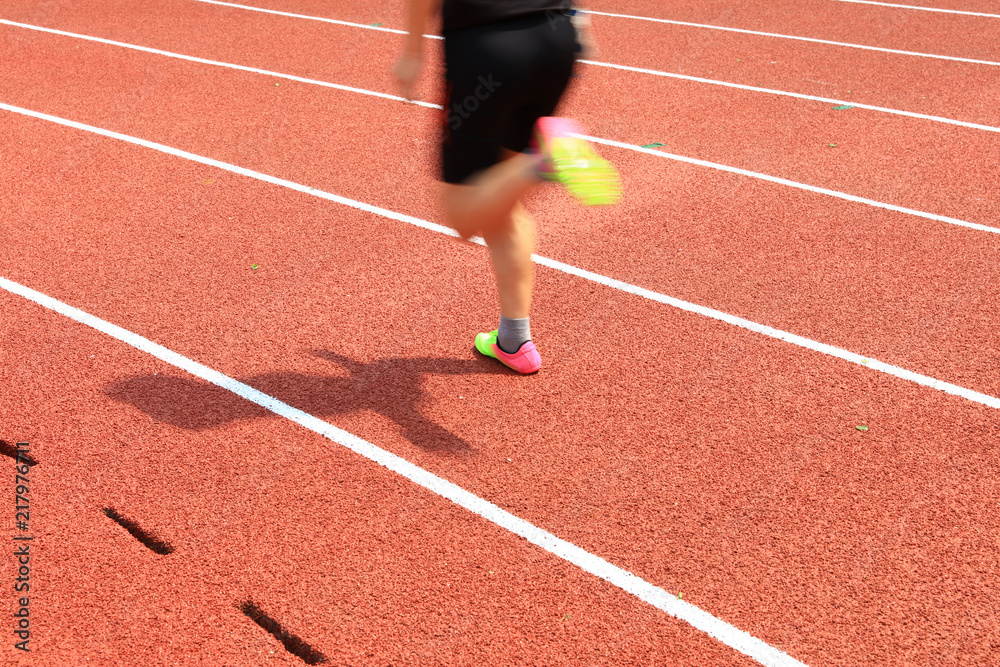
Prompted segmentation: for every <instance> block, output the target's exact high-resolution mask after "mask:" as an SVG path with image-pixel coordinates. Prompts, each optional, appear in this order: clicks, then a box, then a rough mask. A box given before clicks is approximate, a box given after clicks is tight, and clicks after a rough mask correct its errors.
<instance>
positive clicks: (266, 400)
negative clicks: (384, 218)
mask: <svg viewBox="0 0 1000 667" xmlns="http://www.w3.org/2000/svg"><path fill="white" fill-rule="evenodd" d="M0 287H2V288H3V289H5V290H7V291H8V292H11V293H13V294H17V295H18V296H21V297H24V298H25V299H27V300H29V301H33V302H35V303H37V304H38V305H40V306H43V307H44V308H48V309H49V310H53V311H55V312H57V313H59V314H60V315H64V316H66V317H68V318H70V319H72V320H75V321H77V322H79V323H81V324H84V325H86V326H88V327H91V328H93V329H96V330H97V331H100V332H101V333H104V334H107V335H108V336H111V337H112V338H115V339H117V340H120V341H122V342H123V343H125V344H127V345H130V346H132V347H134V348H136V349H137V350H141V351H142V352H146V353H147V354H150V355H152V356H154V357H156V358H157V359H160V360H161V361H164V362H166V363H168V364H170V365H171V366H174V367H176V368H179V369H181V370H183V371H187V372H188V373H190V374H191V375H194V376H195V377H198V378H201V379H202V380H205V381H207V382H211V383H212V384H214V385H216V386H218V387H221V388H223V389H225V390H227V391H231V392H232V393H234V394H236V395H237V396H240V397H241V398H244V399H246V400H248V401H250V402H251V403H255V404H257V405H259V406H261V407H262V408H264V409H266V410H269V411H270V412H273V413H274V414H276V415H279V416H281V417H284V418H285V419H288V420H289V421H292V422H295V423H296V424H299V425H300V426H303V427H305V428H307V429H308V430H310V431H312V432H313V433H317V434H319V435H321V436H323V437H325V438H328V439H330V440H332V441H333V442H335V443H337V444H338V445H341V446H343V447H346V448H347V449H349V450H351V451H352V452H355V453H356V454H360V455H361V456H363V457H365V458H367V459H369V460H371V461H374V462H375V463H377V464H379V465H381V466H383V467H385V468H388V469H389V470H390V471H392V472H394V473H396V474H398V475H401V476H403V477H405V478H406V479H408V480H410V481H411V482H413V483H414V484H417V485H419V486H422V487H423V488H425V489H427V490H429V491H431V492H432V493H435V494H437V495H439V496H441V497H443V498H446V499H448V500H450V501H451V502H453V503H455V504H456V505H458V506H459V507H462V508H463V509H466V510H468V511H470V512H472V513H474V514H477V515H479V516H481V517H483V518H484V519H486V520H487V521H489V522H490V523H493V524H495V525H497V526H499V527H500V528H503V529H504V530H507V531H509V532H511V533H514V534H515V535H518V536H520V537H523V538H524V539H526V540H527V541H528V542H531V543H532V544H534V545H535V546H538V547H541V548H542V549H544V550H545V551H547V552H549V553H550V554H552V555H554V556H556V557H558V558H561V559H562V560H564V561H567V562H569V563H571V564H573V565H575V566H577V567H578V568H580V569H581V570H583V571H584V572H587V573H589V574H592V575H594V576H595V577H599V578H600V579H603V580H604V581H606V582H608V583H609V584H611V585H612V586H616V587H618V588H620V589H621V590H623V591H625V592H627V593H631V594H632V595H634V596H635V597H637V598H639V599H640V600H642V601H643V602H646V603H647V604H650V605H652V606H654V607H656V608H657V609H660V610H661V611H664V612H666V613H667V614H670V615H671V616H673V617H674V618H677V619H679V620H681V621H684V622H686V623H689V624H690V625H692V626H694V627H695V628H696V629H698V630H701V631H702V632H704V633H706V634H708V635H709V636H711V637H713V638H715V639H717V640H718V641H720V642H722V643H723V644H725V645H726V646H729V647H730V648H733V649H735V650H736V651H739V652H740V653H742V654H743V655H746V656H749V657H750V658H753V659H754V660H756V661H757V662H759V663H761V664H762V665H767V666H768V667H805V664H804V663H801V662H799V661H798V660H795V659H794V658H792V657H791V656H789V655H788V654H787V653H784V652H782V651H780V650H778V649H776V648H774V647H772V646H770V645H768V644H766V643H765V642H763V641H761V640H760V639H757V638H756V637H754V636H752V635H750V634H748V633H746V632H744V631H742V630H740V629H738V628H736V627H734V626H732V625H730V624H729V623H726V622H725V621H723V620H721V619H719V618H716V617H715V616H713V615H711V614H709V613H708V612H707V611H704V610H703V609H700V608H698V607H696V606H694V605H693V604H691V603H689V602H685V601H684V600H681V599H680V598H678V597H676V596H674V595H671V594H670V593H668V592H667V591H665V590H663V589H662V588H659V587H658V586H654V585H653V584H651V583H649V582H647V581H645V580H644V579H641V578H639V577H637V576H636V575H634V574H632V573H631V572H628V571H627V570H623V569H621V568H620V567H617V566H615V565H612V564H611V563H609V562H608V561H606V560H604V559H603V558H601V557H599V556H596V555H594V554H592V553H590V552H589V551H585V550H583V549H581V548H580V547H578V546H576V545H575V544H572V543H571V542H567V541H566V540H562V539H559V538H558V537H556V536H555V535H553V534H552V533H549V532H548V531H546V530H543V529H541V528H539V527H538V526H536V525H534V524H532V523H529V522H528V521H525V520H524V519H521V518H519V517H517V516H515V515H513V514H511V513H510V512H507V511H506V510H503V509H501V508H500V507H498V506H496V505H494V504H493V503H491V502H489V501H488V500H484V499H483V498H480V497H479V496H476V495H474V494H472V493H470V492H468V491H466V490H465V489H463V488H462V487H460V486H458V485H457V484H454V483H452V482H449V481H448V480H446V479H443V478H441V477H438V476H437V475H435V474H433V473H431V472H428V471H427V470H424V469H423V468H421V467H419V466H417V465H414V464H413V463H410V462H409V461H407V460H406V459H404V458H402V457H399V456H397V455H395V454H393V453H391V452H388V451H386V450H384V449H382V448H380V447H377V446H375V445H373V444H372V443H370V442H368V441H366V440H362V439H361V438H359V437H358V436H356V435H354V434H353V433H349V432H347V431H344V430H342V429H339V428H337V427H336V426H333V425H332V424H328V423H327V422H325V421H323V420H321V419H318V418H317V417H314V416H313V415H310V414H309V413H307V412H303V411H302V410H299V409H298V408H293V407H292V406H290V405H288V404H287V403H283V402H282V401H279V400H278V399H276V398H274V397H273V396H269V395H267V394H265V393H263V392H261V391H258V390H256V389H254V388H253V387H251V386H249V385H246V384H243V383H242V382H240V381H238V380H235V379H233V378H231V377H229V376H228V375H224V374H222V373H220V372H218V371H216V370H214V369H211V368H209V367H208V366H204V365H202V364H199V363H198V362H196V361H192V360H191V359H188V358H187V357H184V356H182V355H180V354H178V353H176V352H174V351H173V350H170V349H167V348H166V347H164V346H162V345H158V344H157V343H154V342H153V341H151V340H149V339H147V338H143V337H142V336H140V335H138V334H135V333H132V332H131V331H128V330H126V329H123V328H121V327H119V326H115V325H114V324H111V323H109V322H106V321H104V320H102V319H100V318H97V317H95V316H93V315H91V314H89V313H86V312H84V311H82V310H79V309H77V308H74V307H72V306H69V305H67V304H65V303H63V302H61V301H58V300H56V299H53V298H52V297H49V296H46V295H45V294H42V293H41V292H37V291H35V290H33V289H31V288H29V287H25V286H24V285H21V284H19V283H15V282H13V281H11V280H8V279H6V278H3V277H0Z"/></svg>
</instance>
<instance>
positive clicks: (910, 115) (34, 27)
mask: <svg viewBox="0 0 1000 667" xmlns="http://www.w3.org/2000/svg"><path fill="white" fill-rule="evenodd" d="M197 1H198V2H209V0H197ZM211 1H212V2H215V1H216V0H211ZM218 4H229V3H218ZM307 18H308V17H307ZM0 24H2V25H9V26H12V27H15V28H24V29H26V30H36V31H38V32H47V33H51V34H53V35H61V36H63V37H72V38H75V39H84V40H87V41H91V42H98V43H100V44H108V45H110V46H120V47H122V48H125V49H134V50H136V51H144V52H146V53H153V54H156V55H160V56H167V57H170V58H180V59H181V60H189V61H191V62H196V63H202V64H205V65H216V66H219V67H228V68H230V69H237V70H241V71H244V72H254V73H255V74H266V75H268V76H274V77H278V78H281V79H288V80H291V81H300V82H302V83H312V84H315V85H318V86H325V87H327V88H337V89H339V90H347V91H351V92H355V93H361V94H363V95H374V96H376V97H384V98H385V99H388V100H398V101H410V102H412V103H413V104H416V105H419V106H423V107H428V108H431V109H440V108H441V105H440V104H431V103H428V102H419V101H412V100H404V99H403V98H402V97H399V96H397V95H390V94H387V93H378V92H375V91H371V90H365V89H363V88H354V87H351V86H344V85H340V84H336V83H329V82H326V81H318V80H316V79H306V78H303V77H300V76H293V75H291V74H282V73H281V72H274V71H271V70H265V69H258V68H256V67H246V66H244V65H235V64H233V63H226V62H222V61H218V60H207V59H205V58H198V57H195V56H188V55H184V54H182V53H175V52H173V51H163V50H161V49H154V48H150V47H148V46H139V45H137V44H129V43H127V42H117V41H114V40H111V39H104V38H102V37H92V36H90V35H82V34H80V33H75V32H66V31H65V30H56V29H55V28H45V27H42V26H37V25H31V24H28V23H18V22H16V21H9V20H7V19H0ZM355 25H360V24H355ZM360 27H367V26H360ZM390 32H391V31H390ZM579 62H580V63H583V64H585V65H594V66H596V67H608V68H611V69H618V70H623V71H626V72H634V73H638V74H652V75H654V76H661V77H666V78H670V79H680V80H682V81H693V82H695V83H706V84H711V85H715V86H723V87H725V88H736V89H739V90H748V91H752V92H757V93H767V94H771V95H780V96H782V97H791V98H794V99H800V100H809V101H810V102H823V103H826V104H833V105H843V106H851V107H856V108H858V109H867V110H869V111H878V112H881V113H888V114H893V115H896V116H906V117H908V118H919V119H920V120H929V121H932V122H935V123H945V124H947V125H957V126H959V127H966V128H969V129H973V130H985V131H987V132H1000V127H994V126H992V125H981V124H979V123H970V122H967V121H964V120H955V119H953V118H945V117H944V116H931V115H929V114H922V113H915V112H912V111H903V110H901V109H890V108H888V107H880V106H873V105H871V104H863V103H861V102H851V101H848V100H838V99H835V98H832V97H817V96H816V95H804V94H802V93H792V92H788V91H784V90H775V89H772V88H761V87H759V86H748V85H745V84H742V83H730V82H728V81H719V80H717V79H704V78H701V77H697V76H689V75H686V74H674V73H672V72H662V71H660V70H655V69H646V68H643V67H631V66H628V65H615V64H613V63H605V62H599V61H596V60H580V61H579Z"/></svg>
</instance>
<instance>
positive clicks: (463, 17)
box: [395, 0, 621, 373]
mask: <svg viewBox="0 0 1000 667" xmlns="http://www.w3.org/2000/svg"><path fill="white" fill-rule="evenodd" d="M436 5H437V0H411V2H410V15H409V34H408V36H407V39H406V47H405V50H404V51H403V54H402V56H401V57H400V59H399V60H398V62H397V63H396V69H395V74H396V78H397V80H398V82H399V85H400V88H401V90H402V94H403V96H404V97H406V98H407V99H410V96H411V92H412V89H413V83H414V81H415V80H416V77H417V74H418V72H419V71H420V66H421V63H422V60H423V55H422V54H423V34H424V31H425V28H426V26H427V23H428V18H429V17H430V15H431V12H435V11H437V7H436ZM441 18H442V25H443V34H444V53H445V84H446V101H445V104H444V109H445V110H444V125H445V127H444V131H443V139H442V180H443V181H444V183H445V185H444V209H445V215H446V216H447V221H448V224H449V225H450V226H451V227H452V228H454V229H455V230H456V231H457V232H458V233H459V235H460V236H461V237H462V238H464V239H469V238H471V237H472V236H476V235H481V236H482V237H483V239H484V240H485V241H486V245H487V247H488V248H489V251H490V258H491V259H492V262H493V270H494V273H495V275H496V282H497V291H498V293H499V296H500V325H499V327H498V328H497V329H495V330H493V331H491V332H489V333H481V334H478V335H477V336H476V339H475V345H476V349H477V350H479V352H481V353H482V354H484V355H486V356H488V357H493V358H495V359H498V360H499V361H501V362H502V363H503V364H505V365H506V366H508V367H510V368H512V369H514V370H515V371H517V372H519V373H534V372H536V371H537V370H538V369H539V368H541V365H542V359H541V356H540V355H539V353H538V349H537V348H536V347H535V344H534V343H533V342H532V340H531V330H530V326H529V310H530V309H531V297H532V292H533V289H534V278H535V273H534V263H533V262H532V261H531V254H532V252H533V251H534V249H535V239H536V230H535V221H534V220H533V219H532V218H531V216H530V215H529V214H528V212H527V211H526V210H525V209H524V207H523V206H521V204H520V203H519V200H520V198H521V197H522V196H523V195H524V194H525V192H527V191H528V189H530V188H531V187H533V186H535V185H537V184H538V183H540V182H542V181H544V180H552V181H557V182H560V183H562V184H563V185H564V186H566V188H567V189H568V190H569V192H570V193H571V194H572V195H573V196H574V197H576V198H577V199H578V200H579V201H580V202H581V203H583V204H585V205H597V204H612V203H615V202H617V201H618V199H619V198H620V192H621V187H620V184H619V181H618V174H617V172H616V171H615V169H614V167H612V166H611V165H610V164H609V163H608V162H607V161H605V160H603V159H602V158H601V157H600V156H599V155H597V153H596V152H595V151H594V150H593V149H592V148H591V147H590V145H589V144H588V143H586V142H585V141H583V140H582V139H579V138H576V137H575V136H573V135H575V134H583V129H582V128H581V127H580V126H579V124H577V123H576V122H574V121H572V120H569V119H566V118H553V117H550V115H551V114H552V113H553V112H554V111H555V109H556V106H557V105H558V104H559V100H560V98H561V97H562V94H563V91H564V90H565V89H566V86H567V84H568V82H569V79H570V76H571V74H572V72H573V65H574V62H575V60H576V54H577V51H578V50H579V49H580V48H581V46H580V45H587V46H589V45H590V44H592V43H593V40H592V39H591V38H590V34H589V27H588V26H587V25H586V24H585V15H582V14H579V13H576V12H575V11H574V10H573V9H572V7H571V4H570V0H444V2H443V5H442V7H441Z"/></svg>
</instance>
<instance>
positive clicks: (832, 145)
mask: <svg viewBox="0 0 1000 667" xmlns="http://www.w3.org/2000/svg"><path fill="white" fill-rule="evenodd" d="M827 146H829V147H830V148H836V147H837V144H827Z"/></svg>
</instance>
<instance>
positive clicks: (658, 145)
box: [642, 142, 666, 148]
mask: <svg viewBox="0 0 1000 667" xmlns="http://www.w3.org/2000/svg"><path fill="white" fill-rule="evenodd" d="M660 146H666V144H661V143H659V142H657V143H655V144H643V145H642V147H643V148H659V147H660Z"/></svg>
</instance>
